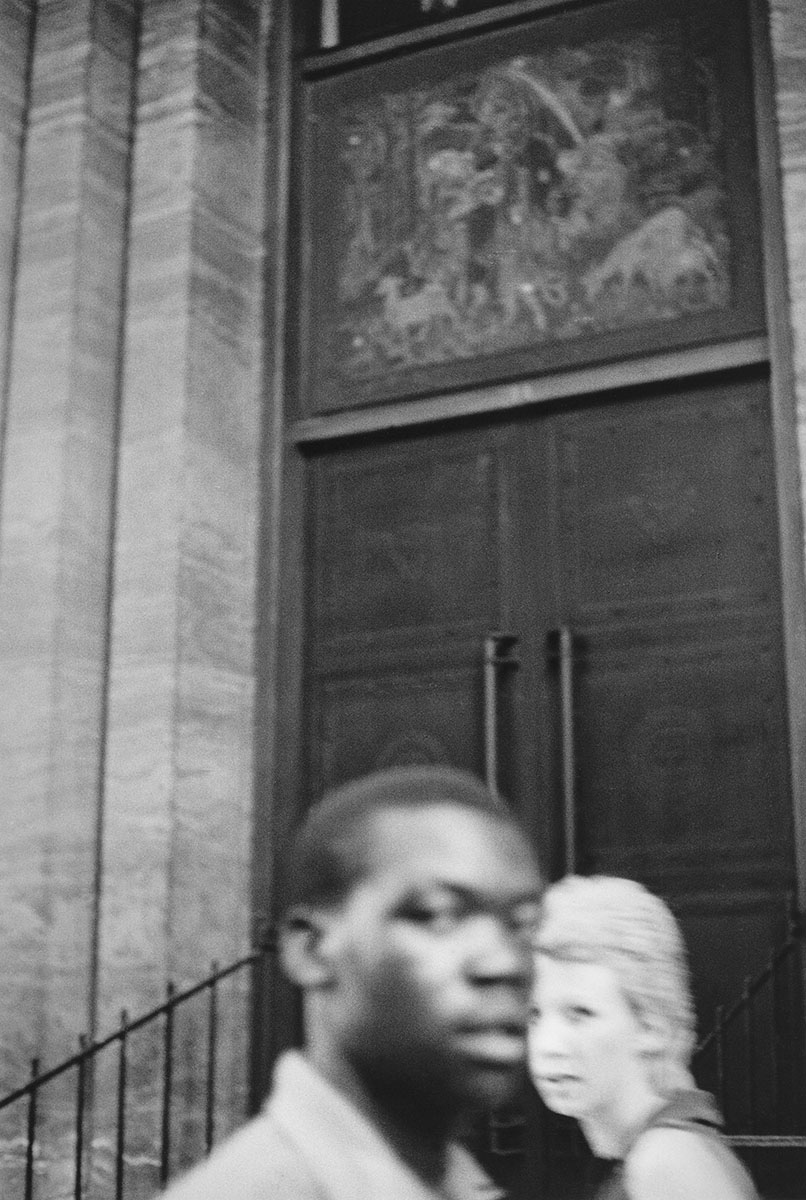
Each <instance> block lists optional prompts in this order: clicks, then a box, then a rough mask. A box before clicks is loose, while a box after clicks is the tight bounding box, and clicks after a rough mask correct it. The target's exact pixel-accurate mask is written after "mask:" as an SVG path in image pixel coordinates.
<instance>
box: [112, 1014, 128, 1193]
mask: <svg viewBox="0 0 806 1200" xmlns="http://www.w3.org/2000/svg"><path fill="white" fill-rule="evenodd" d="M128 1023H129V1017H128V1013H127V1012H126V1009H125V1008H124V1009H123V1011H122V1012H121V1014H120V1042H119V1044H118V1103H117V1128H116V1131H115V1200H123V1180H124V1155H125V1153H126V1076H127V1068H128V1063H127V1059H126V1054H127V1050H128V1036H127V1035H128V1029H127V1025H128Z"/></svg>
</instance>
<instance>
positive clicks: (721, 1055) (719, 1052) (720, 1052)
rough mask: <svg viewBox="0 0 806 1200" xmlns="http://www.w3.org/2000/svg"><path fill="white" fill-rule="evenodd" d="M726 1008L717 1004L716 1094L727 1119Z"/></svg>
mask: <svg viewBox="0 0 806 1200" xmlns="http://www.w3.org/2000/svg"><path fill="white" fill-rule="evenodd" d="M723 1013H724V1009H723V1007H722V1005H721V1004H718V1005H717V1006H716V1012H715V1014H714V1015H715V1022H714V1032H715V1050H716V1094H717V1099H718V1100H719V1108H720V1111H721V1113H722V1115H723V1117H725V1119H726V1120H727V1114H726V1112H725V1025H724V1022H723Z"/></svg>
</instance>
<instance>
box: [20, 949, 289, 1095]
mask: <svg viewBox="0 0 806 1200" xmlns="http://www.w3.org/2000/svg"><path fill="white" fill-rule="evenodd" d="M274 948H275V947H274V944H273V942H269V943H267V944H266V945H264V946H261V947H260V948H259V949H257V950H253V951H252V952H251V953H250V954H246V955H244V957H243V958H239V959H237V960H236V961H235V962H232V963H230V964H229V965H228V966H226V967H221V968H219V967H218V964H217V963H215V962H213V963H211V967H210V974H209V975H208V976H207V977H206V978H205V979H203V980H201V981H200V982H199V983H194V984H192V985H191V986H190V987H188V988H185V990H184V991H181V992H174V991H173V986H174V985H173V983H172V982H171V981H170V980H169V981H168V983H167V984H166V985H165V989H166V992H167V993H168V996H167V998H166V999H165V1000H164V1001H163V1002H162V1004H158V1005H157V1006H156V1008H152V1009H150V1010H149V1011H148V1012H147V1013H143V1015H142V1016H140V1017H136V1018H135V1019H134V1020H133V1021H127V1023H126V1025H125V1026H123V1025H122V1026H121V1027H120V1028H119V1029H116V1030H115V1031H114V1033H110V1034H107V1036H106V1037H104V1038H101V1039H100V1041H93V1042H86V1043H85V1044H84V1045H83V1046H82V1048H81V1049H80V1050H79V1051H78V1053H77V1054H73V1055H71V1057H70V1058H65V1059H64V1060H63V1061H62V1062H60V1063H58V1064H57V1065H56V1066H55V1067H51V1068H50V1070H48V1071H42V1072H39V1063H40V1060H39V1059H38V1058H34V1059H32V1060H31V1066H32V1078H31V1079H29V1080H28V1082H27V1083H24V1084H23V1085H22V1086H21V1087H18V1088H15V1089H14V1091H13V1092H9V1093H8V1095H6V1096H3V1097H2V1099H0V1111H2V1109H4V1108H7V1107H8V1105H9V1104H13V1103H14V1101H15V1100H19V1099H21V1098H22V1097H23V1096H27V1095H29V1094H30V1093H31V1092H32V1091H35V1090H37V1089H38V1088H40V1087H44V1085H45V1084H46V1083H49V1082H50V1080H51V1079H56V1078H57V1076H59V1075H63V1074H64V1072H65V1071H69V1070H71V1068H73V1067H78V1066H80V1065H81V1063H83V1062H86V1061H87V1059H88V1058H92V1057H93V1056H94V1055H96V1054H98V1053H100V1051H101V1050H104V1049H105V1048H106V1047H107V1046H111V1045H112V1044H113V1042H119V1041H120V1040H121V1038H122V1037H124V1036H126V1035H128V1034H130V1033H135V1032H136V1031H137V1030H138V1029H142V1027H143V1026H144V1025H148V1024H149V1023H150V1022H151V1021H156V1020H157V1018H158V1017H161V1016H164V1015H165V1014H166V1013H168V1012H169V1011H171V1010H173V1009H175V1008H177V1007H178V1005H180V1004H183V1003H184V1002H185V1001H186V1000H190V999H192V998H193V997H194V996H198V995H200V994H201V993H202V992H204V991H207V990H209V989H210V988H211V987H214V986H215V985H216V984H217V983H220V981H221V980H222V979H226V978H227V976H229V975H234V974H235V972H236V971H241V970H243V968H244V967H248V966H252V965H254V964H255V963H256V962H258V961H259V960H260V959H261V958H263V957H264V955H266V954H267V953H269V952H271V951H272V950H274ZM124 1012H125V1010H124ZM85 1036H86V1035H84V1034H80V1035H79V1041H80V1042H81V1041H83V1040H85ZM34 1063H36V1064H37V1068H36V1071H34V1070H33V1064H34Z"/></svg>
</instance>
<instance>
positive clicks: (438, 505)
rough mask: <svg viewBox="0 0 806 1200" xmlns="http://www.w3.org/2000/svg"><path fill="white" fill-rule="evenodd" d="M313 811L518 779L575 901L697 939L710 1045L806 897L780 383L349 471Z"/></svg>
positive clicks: (316, 605) (609, 409) (317, 519)
mask: <svg viewBox="0 0 806 1200" xmlns="http://www.w3.org/2000/svg"><path fill="white" fill-rule="evenodd" d="M308 467H309V470H310V479H311V486H310V489H309V495H310V504H311V508H310V514H309V515H310V525H309V530H310V534H311V541H310V554H309V556H308V561H309V571H310V576H309V581H308V582H309V587H308V589H307V593H308V596H309V607H308V613H307V639H306V645H307V652H306V654H307V658H306V669H305V670H306V678H305V688H304V694H305V697H306V702H305V718H304V755H303V757H304V762H305V768H304V772H305V777H306V778H305V791H306V792H307V793H308V794H311V793H313V794H317V793H318V792H320V791H321V790H322V789H323V788H324V787H326V786H328V785H331V784H334V783H337V782H340V781H342V780H344V779H347V778H350V777H352V776H355V775H358V774H361V773H363V772H366V771H369V770H372V769H375V768H379V767H383V766H386V765H391V764H398V763H412V762H432V761H433V762H447V763H452V764H455V765H459V766H465V767H468V768H470V769H471V770H472V771H474V772H476V773H478V774H479V775H482V776H484V775H485V774H486V775H488V776H490V775H491V774H492V775H494V776H495V778H496V780H497V782H498V784H499V786H500V788H501V790H502V792H503V793H504V794H505V795H506V797H507V798H508V799H509V801H510V803H511V804H512V805H513V806H514V807H515V808H516V809H517V810H518V811H519V812H520V814H521V815H522V817H523V819H524V821H525V822H526V825H527V826H528V829H529V831H530V834H531V836H532V838H533V840H534V844H535V847H536V850H537V853H538V856H539V859H540V861H541V863H542V866H543V870H544V873H545V875H546V877H547V878H550V879H553V878H557V877H558V876H560V875H562V874H563V873H565V872H566V871H567V870H569V869H573V870H576V871H578V872H581V873H586V874H587V873H594V872H596V873H608V874H617V875H626V876H630V877H633V878H636V879H639V880H641V881H642V882H644V883H645V884H647V885H648V886H649V887H650V888H652V890H654V891H656V892H658V893H659V894H661V895H662V896H664V897H665V898H666V899H667V900H668V901H669V903H670V904H671V905H672V907H673V909H674V910H675V912H676V913H677V915H678V917H679V919H680V921H681V923H682V925H683V928H684V931H685V934H686V936H687V939H688V945H689V951H690V958H691V966H692V973H693V979H694V988H695V996H696V1002H697V1007H698V1012H699V1016H700V1022H701V1029H702V1030H703V1031H705V1029H707V1028H708V1027H709V1025H710V1023H711V1020H712V1014H713V1010H714V1006H715V1005H716V1004H718V1003H723V1004H724V1003H730V1002H731V1001H732V1000H734V999H735V998H736V997H737V995H738V994H739V992H740V990H741V986H742V980H743V979H744V977H745V976H746V975H748V974H752V973H753V972H755V971H757V970H758V969H759V968H761V967H762V966H763V964H764V962H765V961H766V959H767V956H768V954H769V951H770V948H771V946H773V945H774V944H776V943H777V942H778V941H780V939H781V938H782V936H783V932H784V929H785V924H786V909H787V900H788V895H789V893H790V891H791V889H792V888H793V885H794V861H793V833H792V818H791V804H790V792H789V772H788V748H787V732H786V730H787V720H786V703H785V683H784V661H783V648H782V632H781V594H780V577H779V576H780V572H779V557H778V526H777V517H776V500H775V486H774V469H773V453H772V445H771V430H770V412H769V392H768V384H767V380H766V378H765V376H764V375H763V374H762V373H757V374H752V373H751V374H748V373H747V372H745V373H741V374H733V375H726V376H724V377H720V378H719V379H716V380H715V379H714V378H713V377H711V378H709V379H707V380H701V379H695V380H688V381H684V382H681V381H676V382H674V383H667V384H663V385H653V386H652V387H647V388H643V389H641V390H639V391H629V392H619V393H615V394H612V395H604V396H602V395H600V396H597V397H596V398H595V400H585V401H580V402H579V403H577V404H570V405H569V404H564V405H563V406H562V407H557V408H556V409H552V408H551V407H541V408H540V409H534V410H530V411H529V412H525V413H524V412H519V413H518V414H517V415H512V414H508V415H506V416H499V417H497V418H495V419H492V418H488V419H486V420H484V421H479V422H478V423H476V424H472V425H466V426H463V427H461V428H457V427H455V426H453V427H450V428H437V429H434V428H430V429H427V430H422V431H417V432H413V433H407V434H401V435H398V436H395V437H383V438H379V437H376V438H375V439H371V440H367V441H364V442H353V443H349V444H345V443H342V444H340V445H338V446H337V447H336V448H335V449H334V448H332V447H331V448H327V449H321V450H319V451H318V452H317V453H315V454H314V455H313V456H312V458H311V460H310V462H309V464H308Z"/></svg>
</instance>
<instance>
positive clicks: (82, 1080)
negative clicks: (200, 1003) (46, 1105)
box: [0, 933, 276, 1200]
mask: <svg viewBox="0 0 806 1200" xmlns="http://www.w3.org/2000/svg"><path fill="white" fill-rule="evenodd" d="M275 950H276V940H275V937H274V936H273V934H271V933H268V934H267V935H265V936H263V937H261V942H260V945H259V946H258V947H257V948H256V949H254V950H252V951H251V952H250V953H249V954H246V955H244V956H243V957H241V958H239V959H237V960H235V961H234V962H231V963H229V964H228V965H227V966H225V967H219V966H218V964H217V963H216V962H213V963H212V964H211V971H210V974H209V975H207V976H206V978H204V979H202V980H200V981H199V982H198V983H194V984H191V985H190V986H189V987H186V988H184V989H183V990H182V991H176V989H175V986H174V984H173V982H172V981H169V982H168V983H167V984H166V987H165V991H166V998H165V1000H164V1001H162V1002H161V1003H160V1004H157V1005H156V1006H155V1007H154V1008H151V1009H150V1010H149V1011H148V1012H146V1013H143V1014H142V1015H141V1016H139V1017H136V1018H134V1020H130V1019H129V1016H128V1013H127V1012H126V1010H125V1009H124V1010H123V1011H122V1012H121V1017H120V1025H119V1027H118V1028H117V1029H116V1030H114V1031H113V1032H112V1033H109V1034H107V1035H106V1036H105V1037H102V1038H99V1039H97V1040H94V1041H89V1040H88V1039H87V1038H86V1036H85V1035H83V1034H82V1035H81V1036H80V1037H79V1050H78V1052H77V1053H76V1054H71V1055H69V1056H68V1057H67V1058H65V1059H63V1060H62V1061H61V1062H59V1063H57V1064H56V1065H55V1066H53V1067H50V1068H49V1069H48V1070H46V1071H42V1070H41V1069H40V1067H41V1062H40V1059H39V1058H38V1057H37V1058H34V1059H32V1061H31V1077H30V1079H29V1080H28V1081H27V1082H26V1083H24V1084H22V1085H21V1086H19V1087H16V1088H14V1089H13V1090H12V1091H10V1092H9V1093H8V1094H7V1095H6V1096H3V1097H2V1098H0V1112H2V1111H3V1110H5V1109H8V1108H9V1107H10V1106H11V1105H13V1104H14V1103H15V1102H17V1101H22V1102H23V1103H24V1102H25V1100H26V1099H27V1102H28V1110H27V1118H26V1121H25V1135H24V1142H25V1152H24V1175H23V1177H21V1180H20V1184H21V1189H24V1190H23V1196H24V1200H34V1190H35V1189H34V1183H35V1164H36V1160H37V1158H38V1156H39V1155H40V1153H41V1148H40V1143H39V1141H38V1137H37V1122H38V1120H39V1108H38V1103H37V1102H38V1098H39V1095H40V1092H41V1091H42V1089H43V1088H44V1087H45V1086H46V1085H47V1084H48V1083H50V1082H51V1081H53V1080H55V1079H57V1078H59V1077H60V1076H62V1075H65V1074H66V1073H67V1072H69V1071H71V1070H74V1071H75V1072H76V1090H75V1099H74V1106H75V1107H74V1122H73V1129H74V1133H73V1138H72V1141H71V1143H70V1146H71V1149H70V1151H69V1157H68V1161H69V1160H70V1159H72V1162H73V1182H74V1186H73V1195H74V1197H75V1200H81V1198H82V1196H83V1195H84V1191H85V1175H86V1171H85V1156H86V1152H87V1150H88V1148H89V1144H88V1142H87V1140H86V1136H85V1134H86V1129H85V1126H86V1122H87V1119H88V1118H87V1112H88V1111H89V1110H90V1109H91V1107H92V1105H93V1101H92V1096H93V1088H94V1085H93V1079H94V1076H93V1075H92V1074H91V1073H90V1065H91V1063H92V1061H93V1060H94V1059H95V1058H96V1057H97V1056H98V1055H99V1054H100V1053H101V1052H102V1051H103V1050H105V1049H107V1048H108V1047H109V1046H112V1045H114V1044H115V1043H117V1044H118V1046H119V1051H118V1063H117V1082H116V1084H115V1085H113V1086H114V1087H115V1090H116V1103H115V1104H114V1105H112V1106H111V1109H110V1111H112V1112H113V1113H114V1116H113V1122H114V1135H113V1140H112V1146H113V1154H114V1160H115V1163H114V1172H113V1175H112V1178H113V1179H114V1196H115V1198H116V1200H122V1197H123V1195H124V1189H125V1173H126V1172H125V1168H126V1163H127V1158H126V1138H127V1129H126V1115H127V1113H126V1106H127V1088H128V1057H127V1056H128V1054H129V1049H128V1047H129V1038H130V1035H131V1034H133V1033H136V1032H137V1031H138V1030H141V1029H143V1028H145V1027H146V1026H149V1025H152V1024H154V1023H155V1022H157V1021H159V1020H160V1019H161V1018H164V1024H163V1026H162V1031H161V1038H162V1087H161V1107H160V1115H159V1132H158V1135H157V1139H156V1140H158V1142H159V1146H158V1147H155V1151H154V1153H155V1159H154V1165H155V1166H157V1165H158V1168H159V1181H160V1184H161V1185H162V1186H164V1185H165V1184H166V1183H167V1182H168V1177H169V1172H170V1162H171V1134H172V1105H173V1100H174V1097H173V1095H172V1092H173V1083H174V1016H175V1013H176V1011H177V1009H179V1008H180V1007H181V1006H182V1005H183V1004H185V1003H187V1002H188V1001H190V1000H192V999H193V998H194V997H196V996H199V995H202V994H204V993H206V995H207V1021H206V1028H207V1037H206V1066H205V1069H204V1081H203V1084H202V1087H203V1089H204V1112H203V1139H204V1152H205V1153H208V1154H209V1152H210V1150H211V1149H212V1147H213V1142H214V1137H215V1127H214V1124H215V1122H214V1117H215V1092H216V1060H217V1053H218V985H219V984H220V983H221V982H222V981H223V980H225V979H227V978H229V977H231V976H235V975H236V974H237V973H238V972H241V971H243V970H248V969H249V968H256V967H259V965H260V964H261V963H262V962H263V961H264V960H265V959H266V958H267V957H268V955H270V954H272V953H273V952H274V951H275ZM19 1161H20V1163H21V1164H22V1155H20V1160H19ZM23 1180H24V1182H23Z"/></svg>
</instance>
